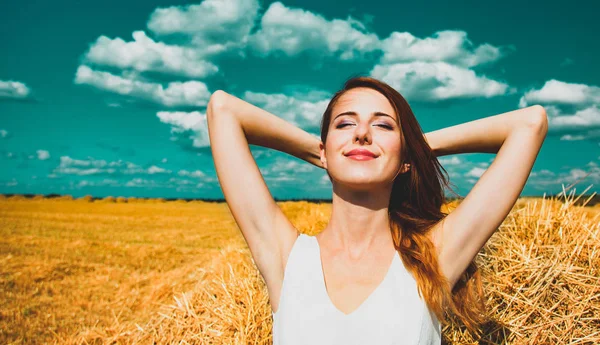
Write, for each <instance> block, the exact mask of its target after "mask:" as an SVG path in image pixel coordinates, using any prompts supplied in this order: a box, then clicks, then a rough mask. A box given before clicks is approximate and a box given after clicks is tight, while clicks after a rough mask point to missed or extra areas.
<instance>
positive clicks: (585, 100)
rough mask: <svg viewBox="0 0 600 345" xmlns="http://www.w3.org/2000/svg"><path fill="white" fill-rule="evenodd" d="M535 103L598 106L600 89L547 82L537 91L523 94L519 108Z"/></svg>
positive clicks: (557, 81) (560, 82) (575, 84)
mask: <svg viewBox="0 0 600 345" xmlns="http://www.w3.org/2000/svg"><path fill="white" fill-rule="evenodd" d="M535 103H552V104H575V105H579V106H590V105H594V104H600V87H597V86H590V85H586V84H577V83H566V82H562V81H559V80H556V79H552V80H548V81H547V82H546V83H545V84H544V86H542V88H541V89H539V90H535V89H533V90H529V91H527V92H525V94H524V95H523V97H521V99H520V100H519V106H520V107H526V106H528V105H531V104H535Z"/></svg>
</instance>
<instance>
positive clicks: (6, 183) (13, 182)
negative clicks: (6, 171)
mask: <svg viewBox="0 0 600 345" xmlns="http://www.w3.org/2000/svg"><path fill="white" fill-rule="evenodd" d="M18 184H19V182H18V181H17V179H15V178H14V177H13V178H12V179H11V180H10V181H0V186H5V187H14V186H16V185H18Z"/></svg>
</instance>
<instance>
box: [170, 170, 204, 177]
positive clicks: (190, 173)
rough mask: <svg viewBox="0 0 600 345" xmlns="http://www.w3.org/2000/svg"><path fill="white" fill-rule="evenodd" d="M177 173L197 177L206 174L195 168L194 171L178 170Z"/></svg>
mask: <svg viewBox="0 0 600 345" xmlns="http://www.w3.org/2000/svg"><path fill="white" fill-rule="evenodd" d="M177 174H178V175H179V176H189V177H197V178H203V177H206V174H204V173H203V172H202V171H200V170H195V171H187V170H179V172H178V173H177Z"/></svg>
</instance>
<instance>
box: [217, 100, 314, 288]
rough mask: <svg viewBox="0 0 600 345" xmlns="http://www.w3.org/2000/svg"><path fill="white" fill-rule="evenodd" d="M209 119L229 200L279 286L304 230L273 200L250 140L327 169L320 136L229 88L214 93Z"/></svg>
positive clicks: (259, 261)
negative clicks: (287, 120) (291, 220)
mask: <svg viewBox="0 0 600 345" xmlns="http://www.w3.org/2000/svg"><path fill="white" fill-rule="evenodd" d="M206 118H207V123H208V134H209V138H210V147H211V150H212V155H213V159H214V163H215V168H216V171H217V177H218V179H219V183H220V184H221V189H222V190H223V194H224V196H225V200H226V201H227V205H228V206H229V209H230V210H231V213H232V215H233V217H234V219H235V221H236V223H237V224H238V227H239V228H240V230H241V232H242V234H243V236H244V238H245V240H246V242H247V244H248V247H249V248H250V252H251V253H252V257H253V259H254V262H255V264H256V265H257V267H258V269H259V270H260V272H261V274H262V275H263V278H264V279H265V282H266V283H267V286H268V287H269V290H270V291H273V290H272V289H273V288H275V286H273V284H278V283H276V282H279V279H281V278H282V277H283V268H284V261H287V254H289V251H290V250H291V246H292V245H293V243H294V241H295V240H296V238H297V237H298V232H297V230H296V229H295V228H294V227H293V225H292V224H291V223H290V222H289V220H288V219H287V217H285V215H284V214H283V212H282V211H281V209H280V208H279V206H277V204H276V203H275V200H273V197H272V196H271V194H270V192H269V190H268V188H267V185H266V184H265V181H264V179H263V177H262V175H261V173H260V170H259V169H258V167H257V165H256V162H255V161H254V157H252V154H251V152H250V148H249V146H248V144H253V145H259V146H264V147H268V148H272V149H276V150H279V151H282V152H285V153H288V154H291V155H293V156H295V157H298V158H300V159H303V160H305V161H307V162H309V163H311V164H313V165H316V166H318V167H321V168H322V165H321V161H320V155H319V143H320V140H319V139H318V138H316V137H314V136H312V135H311V134H309V133H307V132H305V131H304V130H302V129H300V128H298V127H296V126H294V125H292V124H291V123H289V122H286V121H285V120H283V119H281V118H279V117H277V116H275V115H273V114H271V113H269V112H267V111H265V110H263V109H260V108H258V107H256V106H254V105H252V104H250V103H248V102H245V101H243V100H241V99H239V98H237V97H235V96H233V95H230V94H227V93H226V92H224V91H216V92H214V93H213V94H212V96H211V98H210V101H209V103H208V106H207V110H206ZM284 256H285V257H284ZM269 285H270V286H269Z"/></svg>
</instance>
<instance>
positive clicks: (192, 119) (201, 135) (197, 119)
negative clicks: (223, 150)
mask: <svg viewBox="0 0 600 345" xmlns="http://www.w3.org/2000/svg"><path fill="white" fill-rule="evenodd" d="M156 116H158V118H159V119H160V121H161V122H163V123H166V124H169V125H171V133H183V132H186V131H191V132H192V134H191V135H190V137H189V138H190V139H191V140H192V145H193V146H194V147H207V146H209V145H210V139H209V137H208V127H207V122H206V114H204V113H200V112H199V111H193V112H189V113H187V112H183V111H172V112H169V111H159V112H158V113H157V114H156Z"/></svg>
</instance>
